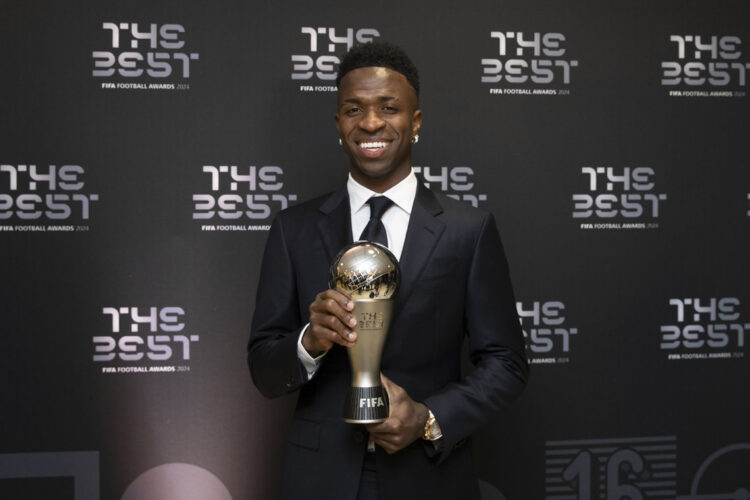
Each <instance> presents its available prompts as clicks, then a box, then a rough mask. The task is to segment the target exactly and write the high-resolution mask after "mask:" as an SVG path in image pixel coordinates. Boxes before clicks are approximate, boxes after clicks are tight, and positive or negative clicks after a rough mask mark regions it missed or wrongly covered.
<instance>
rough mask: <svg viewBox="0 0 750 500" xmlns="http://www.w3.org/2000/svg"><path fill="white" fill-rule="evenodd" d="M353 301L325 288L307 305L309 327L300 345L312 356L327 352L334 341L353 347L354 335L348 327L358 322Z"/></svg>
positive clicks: (352, 326)
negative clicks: (353, 312) (308, 309)
mask: <svg viewBox="0 0 750 500" xmlns="http://www.w3.org/2000/svg"><path fill="white" fill-rule="evenodd" d="M352 309H354V303H352V301H351V299H350V298H349V297H347V296H346V295H344V294H343V293H341V292H339V291H337V290H326V291H325V292H321V293H319V294H318V295H317V296H316V297H315V301H313V303H312V304H310V326H309V327H308V328H307V330H306V331H305V334H304V335H303V336H302V347H304V348H305V350H306V351H307V352H308V353H310V355H311V356H312V357H317V356H320V355H321V354H323V353H324V352H327V351H328V350H329V349H330V348H331V347H333V344H339V345H342V346H344V347H349V346H353V345H354V343H355V342H356V340H357V334H356V333H354V332H353V331H352V330H351V329H352V328H354V326H356V324H357V320H356V319H355V318H354V316H352V314H351V311H352Z"/></svg>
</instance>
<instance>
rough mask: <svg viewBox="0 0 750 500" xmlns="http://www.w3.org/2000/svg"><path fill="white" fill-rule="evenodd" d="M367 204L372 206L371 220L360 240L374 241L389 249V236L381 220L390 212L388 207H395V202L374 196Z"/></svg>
mask: <svg viewBox="0 0 750 500" xmlns="http://www.w3.org/2000/svg"><path fill="white" fill-rule="evenodd" d="M367 204H368V205H370V220H369V222H368V223H367V225H366V226H365V229H364V231H362V235H361V236H360V237H359V239H360V240H367V241H374V242H376V243H380V244H381V245H385V246H386V247H387V246H388V235H387V234H386V233H385V226H384V225H383V221H382V220H380V218H381V217H382V216H383V214H384V213H385V211H386V210H388V207H390V206H391V205H393V200H391V199H390V198H387V197H385V196H373V197H372V198H370V199H369V200H367Z"/></svg>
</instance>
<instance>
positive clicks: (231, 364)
mask: <svg viewBox="0 0 750 500" xmlns="http://www.w3.org/2000/svg"><path fill="white" fill-rule="evenodd" d="M0 12H2V16H0V40H1V43H0V69H1V70H2V72H1V73H0V74H1V75H2V76H1V77H0V89H1V90H2V93H1V94H0V95H1V96H2V97H1V98H0V116H2V119H0V138H1V139H0V233H2V234H0V248H2V259H1V260H0V262H2V263H1V264H0V266H1V267H0V276H2V280H0V352H2V360H3V361H2V363H1V364H0V366H1V368H0V370H2V371H1V372H0V373H2V376H3V380H4V382H3V384H2V388H1V389H0V395H1V396H0V397H1V398H2V399H0V401H2V403H1V406H2V411H1V412H0V436H1V439H0V497H2V498H66V499H72V498H75V499H76V500H92V499H98V498H102V499H120V498H122V499H124V500H130V499H136V498H138V499H151V498H153V499H157V498H158V499H159V500H165V499H166V500H170V499H172V498H181V499H187V500H191V499H198V498H201V499H203V498H215V499H219V500H223V499H226V498H232V499H235V500H237V499H244V498H274V497H275V495H276V492H277V491H278V481H279V467H280V462H281V459H282V456H281V451H282V449H283V446H284V445H283V443H284V439H285V438H284V434H285V428H286V425H287V423H288V417H289V415H290V411H291V406H292V405H293V403H294V401H293V398H287V399H282V400H278V401H266V400H264V399H263V398H262V397H261V396H260V395H259V394H258V392H257V391H256V390H255V389H254V388H253V387H252V385H251V383H250V381H249V377H248V375H247V369H246V367H245V361H244V352H245V344H246V341H247V336H248V330H249V323H250V319H251V317H252V313H253V303H254V290H255V286H256V283H257V278H258V269H259V265H260V255H261V252H262V249H263V245H264V242H265V238H266V234H267V233H266V231H267V227H268V225H269V224H270V223H271V221H272V218H273V215H274V214H275V213H276V212H277V211H278V210H279V209H280V208H282V207H283V206H286V205H287V204H290V203H292V204H293V203H295V202H296V201H299V200H304V199H308V198H311V197H313V196H315V195H318V194H321V193H323V192H325V191H327V190H330V189H333V188H334V187H336V186H338V185H339V184H340V183H341V182H342V181H343V179H344V175H345V172H346V169H347V166H346V160H345V157H344V156H343V155H342V153H341V151H340V150H339V148H338V145H337V143H336V133H335V128H334V126H333V120H332V116H333V113H334V99H335V92H334V91H332V86H333V85H335V82H333V81H331V80H330V76H331V75H332V74H333V72H334V71H335V65H336V61H337V59H336V58H337V57H338V56H340V55H341V54H342V53H344V52H345V51H346V48H347V46H348V45H349V44H351V43H358V42H360V41H366V40H370V39H373V38H380V39H385V40H389V41H392V42H395V43H397V44H400V45H402V46H403V47H405V48H406V49H407V51H408V52H409V53H410V54H411V55H412V57H413V59H414V60H415V62H416V63H417V65H418V67H419V68H420V71H421V77H422V82H423V83H422V97H421V107H422V109H423V111H424V126H423V128H422V132H421V134H420V135H421V138H420V142H419V144H418V145H417V146H416V147H415V151H414V153H415V154H414V158H413V161H414V165H415V167H418V169H419V170H420V171H421V172H422V173H423V174H424V175H425V180H426V181H427V182H429V183H430V185H431V186H432V187H433V188H435V189H438V190H442V191H445V192H446V193H448V194H450V195H452V196H455V197H458V198H461V199H464V200H465V201H466V202H467V203H474V204H479V205H481V206H483V207H484V208H486V209H489V210H491V211H492V212H494V213H495V214H496V216H497V219H498V224H499V226H500V230H501V233H502V235H503V238H504V242H505V246H506V251H507V254H508V258H509V261H510V265H511V273H512V276H513V280H514V285H515V290H516V295H517V299H518V301H519V311H520V313H521V316H522V318H523V319H522V324H523V327H524V331H525V333H526V334H527V339H528V343H529V348H528V354H529V356H530V358H531V360H532V362H533V367H532V377H531V381H530V384H529V386H528V389H527V391H526V392H525V393H524V395H523V396H522V398H521V400H520V401H519V403H518V404H517V405H516V406H515V407H514V408H513V409H512V410H511V411H510V412H508V413H507V414H505V415H503V416H501V417H500V418H498V419H497V420H496V421H493V422H492V423H491V424H490V425H488V426H487V427H486V428H484V429H482V430H481V431H480V433H479V435H478V437H479V439H475V440H474V448H475V451H476V458H477V460H476V464H477V469H478V471H479V474H480V477H481V478H482V484H481V486H482V489H483V496H484V497H485V500H487V499H492V500H497V499H500V498H509V499H536V498H548V499H560V500H562V499H578V500H584V499H591V498H602V499H605V498H606V499H625V498H631V499H636V498H683V499H687V498H692V499H697V498H720V496H719V495H720V494H725V495H728V496H724V497H721V498H736V499H739V498H747V497H746V496H742V495H743V492H747V490H749V489H750V480H749V479H748V478H750V435H748V431H747V424H746V422H747V421H748V418H749V417H750V402H749V400H748V398H747V386H748V383H749V382H750V367H748V363H747V359H746V358H745V350H746V347H745V338H744V337H745V332H746V331H747V330H750V311H748V303H749V302H750V295H748V288H747V281H748V277H749V273H748V267H747V264H746V254H747V246H748V242H750V237H749V236H748V228H749V226H750V173H749V170H748V168H747V144H748V125H747V118H748V97H747V96H746V92H747V77H746V75H745V73H746V72H750V31H749V29H748V24H747V20H748V15H749V14H750V9H749V8H748V6H747V4H746V3H744V2H739V1H737V2H727V1H716V2H710V3H709V2H695V1H661V2H635V1H631V2H606V3H603V2H589V1H585V0H576V1H574V2H555V1H533V2H521V1H513V2H511V1H496V2H489V1H483V2H479V1H478V2H468V3H463V4H459V3H456V2H447V1H442V0H441V1H437V2H429V3H427V2H414V1H406V2H391V1H385V2H381V3H378V4H372V3H368V2H357V1H354V2H349V3H347V4H345V5H342V4H341V3H340V2H331V1H325V2H287V3H283V4H279V3H272V2H211V3H207V2H158V3H157V2H94V1H90V2H52V1H49V2H37V1H31V2H22V1H18V2H15V1H8V0H5V1H3V2H2V4H0ZM32 165H33V166H32ZM333 480H335V479H333ZM170 481H171V482H170ZM743 488H744V490H743Z"/></svg>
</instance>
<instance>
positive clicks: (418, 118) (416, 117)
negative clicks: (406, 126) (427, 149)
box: [411, 109, 422, 135]
mask: <svg viewBox="0 0 750 500" xmlns="http://www.w3.org/2000/svg"><path fill="white" fill-rule="evenodd" d="M420 128H422V110H421V109H415V110H414V114H413V115H412V116H411V131H412V135H417V134H418V133H419V129H420Z"/></svg>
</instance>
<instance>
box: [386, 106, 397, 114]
mask: <svg viewBox="0 0 750 500" xmlns="http://www.w3.org/2000/svg"><path fill="white" fill-rule="evenodd" d="M383 111H388V112H390V113H392V112H394V111H396V108H394V107H393V106H383Z"/></svg>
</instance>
